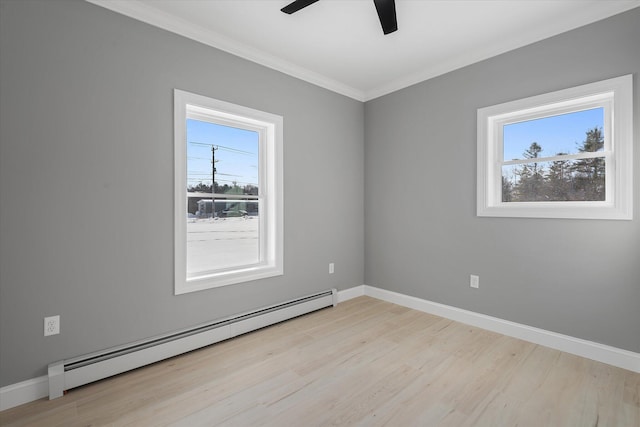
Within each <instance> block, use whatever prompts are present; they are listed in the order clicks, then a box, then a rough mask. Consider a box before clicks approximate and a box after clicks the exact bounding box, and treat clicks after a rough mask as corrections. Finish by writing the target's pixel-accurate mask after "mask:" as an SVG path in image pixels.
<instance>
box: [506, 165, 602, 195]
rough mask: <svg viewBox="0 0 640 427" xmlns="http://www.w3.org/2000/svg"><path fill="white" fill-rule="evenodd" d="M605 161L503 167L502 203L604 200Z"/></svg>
mask: <svg viewBox="0 0 640 427" xmlns="http://www.w3.org/2000/svg"><path fill="white" fill-rule="evenodd" d="M605 196H606V194H605V159H604V157H596V158H593V159H580V160H562V161H554V162H539V163H528V164H524V165H509V166H503V167H502V202H558V201H602V200H605Z"/></svg>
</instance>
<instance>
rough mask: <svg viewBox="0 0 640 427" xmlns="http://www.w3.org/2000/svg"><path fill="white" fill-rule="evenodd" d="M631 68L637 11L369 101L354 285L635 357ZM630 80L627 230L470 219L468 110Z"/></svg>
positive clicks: (637, 299)
mask: <svg viewBox="0 0 640 427" xmlns="http://www.w3.org/2000/svg"><path fill="white" fill-rule="evenodd" d="M639 72H640V9H635V10H632V11H630V12H628V13H625V14H622V15H618V16H615V17H612V18H610V19H607V20H604V21H601V22H598V23H595V24H592V25H589V26H586V27H583V28H580V29H577V30H574V31H571V32H568V33H565V34H562V35H559V36H557V37H553V38H551V39H547V40H544V41H541V42H539V43H536V44H533V45H530V46H527V47H525V48H521V49H518V50H515V51H512V52H509V53H506V54H503V55H500V56H498V57H495V58H492V59H489V60H486V61H483V62H480V63H477V64H474V65H471V66H468V67H466V68H463V69H460V70H457V71H454V72H451V73H448V74H446V75H443V76H440V77H437V78H434V79H431V80H428V81H426V82H423V83H420V84H417V85H415V86H412V87H410V88H407V89H404V90H401V91H398V92H395V93H393V94H390V95H387V96H385V97H382V98H379V99H376V100H373V101H371V102H368V103H367V104H366V106H365V283H366V284H368V285H372V286H378V287H381V288H384V289H388V290H391V291H396V292H400V293H403V294H407V295H412V296H416V297H419V298H424V299H428V300H431V301H436V302H440V303H444V304H449V305H452V306H455V307H460V308H464V309H468V310H472V311H474V312H479V313H484V314H488V315H491V316H496V317H499V318H502V319H508V320H511V321H515V322H519V323H523V324H526V325H531V326H535V327H539V328H543V329H547V330H550V331H555V332H559V333H563V334H568V335H571V336H575V337H579V338H583V339H587V340H592V341H595V342H599V343H603V344H608V345H612V346H616V347H619V348H623V349H627V350H631V351H636V352H638V351H640V193H639V192H638V189H640V161H639V160H640V145H638V144H637V142H638V141H640V121H639V120H638V117H639V115H638V111H639V110H640V102H639V101H640V97H639V96H638V94H639V89H640V82H639V81H638V76H639ZM630 73H632V74H633V75H634V85H635V89H634V91H635V93H634V104H635V115H634V117H635V123H634V129H635V142H636V144H635V153H634V157H635V159H634V169H635V172H636V173H635V178H634V180H635V182H634V186H635V191H634V193H635V203H634V208H635V209H634V212H635V219H634V220H633V221H602V220H554V219H511V218H505V219H502V218H478V217H476V216H475V203H476V191H475V189H476V110H477V109H478V108H479V107H484V106H488V105H493V104H497V103H501V102H506V101H511V100H514V99H519V98H522V97H527V96H532V95H537V94H541V93H546V92H550V91H554V90H558V89H563V88H567V87H572V86H576V85H580V84H584V83H590V82H593V81H597V80H602V79H606V78H610V77H616V76H619V75H624V74H630ZM469 274H478V275H480V289H471V288H470V287H469Z"/></svg>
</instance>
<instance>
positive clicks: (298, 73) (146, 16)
mask: <svg viewBox="0 0 640 427" xmlns="http://www.w3.org/2000/svg"><path fill="white" fill-rule="evenodd" d="M86 1H87V2H88V3H92V4H94V5H97V6H100V7H103V8H105V9H109V10H111V11H113V12H116V13H120V14H122V15H125V16H128V17H130V18H133V19H136V20H138V21H142V22H146V23H147V24H150V25H153V26H155V27H158V28H162V29H164V30H166V31H170V32H172V33H175V34H179V35H181V36H184V37H187V38H189V39H192V40H196V41H198V42H200V43H204V44H206V45H208V46H211V47H214V48H216V49H220V50H222V51H225V52H228V53H230V54H232V55H235V56H238V57H240V58H243V59H246V60H248V61H251V62H255V63H257V64H260V65H263V66H265V67H268V68H271V69H273V70H276V71H280V72H282V73H285V74H287V75H290V76H292V77H295V78H298V79H301V80H304V81H306V82H309V83H311V84H314V85H316V86H319V87H322V88H325V89H328V90H330V91H333V92H336V93H339V94H341V95H344V96H347V97H349V98H352V99H355V100H357V101H361V102H367V101H371V100H373V99H376V98H379V97H381V96H384V95H387V94H389V93H392V92H396V91H398V90H401V89H404V88H406V87H409V86H412V85H414V84H417V83H420V82H423V81H426V80H429V79H432V78H434V77H437V76H440V75H443V74H446V73H448V72H450V71H453V70H457V69H460V68H463V67H466V66H468V65H471V64H474V63H477V62H480V61H483V60H485V59H488V58H492V57H494V56H497V55H500V54H502V53H505V52H509V51H512V50H515V49H518V48H521V47H523V46H527V45H529V44H531V43H535V42H537V41H540V40H543V39H545V38H549V37H552V36H555V35H557V34H560V33H564V32H567V31H570V30H573V29H575V28H579V27H582V26H585V25H588V24H591V23H593V22H597V21H599V20H602V19H605V18H608V17H610V16H613V15H616V14H618V13H622V12H626V11H627V10H630V9H633V8H635V7H638V5H637V4H636V3H630V4H620V5H617V6H615V7H610V8H607V10H606V11H603V10H602V9H600V8H596V9H590V10H588V9H585V10H583V13H582V14H581V16H571V17H569V16H568V17H566V19H564V22H563V26H562V28H558V26H557V25H555V26H553V27H551V26H547V27H538V28H535V29H532V30H530V31H528V32H523V33H521V34H519V35H518V36H517V37H507V38H504V39H503V40H501V41H500V43H493V44H491V45H487V46H485V48H483V49H480V50H476V51H474V52H472V53H469V52H464V53H463V54H461V55H459V56H455V57H452V58H449V59H448V60H446V61H444V62H441V63H439V64H437V65H435V66H431V67H427V68H425V69H423V70H419V71H418V72H415V73H410V74H408V75H405V76H401V77H399V78H397V79H393V80H392V81H389V82H387V83H383V84H381V85H379V86H377V87H374V88H370V89H368V90H360V89H357V88H355V87H353V86H350V85H347V84H344V83H342V82H340V81H338V80H335V79H332V78H329V77H327V76H324V75H322V74H319V73H317V72H314V71H312V70H309V69H307V68H304V67H300V66H298V65H296V64H294V63H291V62H288V61H285V60H283V59H281V58H278V57H277V56H275V55H270V54H267V53H265V52H262V51H260V50H258V49H255V48H253V47H251V46H248V45H246V44H243V43H240V42H237V41H235V40H231V39H229V38H228V37H226V36H223V35H221V34H219V33H216V32H215V31H211V30H209V29H207V28H204V27H202V26H198V25H195V24H193V23H192V22H187V21H185V20H183V19H179V18H176V17H175V16H172V15H169V14H167V13H165V12H162V11H161V10H159V9H157V8H155V7H153V6H151V5H149V4H147V3H143V2H141V1H138V0H86Z"/></svg>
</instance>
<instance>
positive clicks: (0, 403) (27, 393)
mask: <svg viewBox="0 0 640 427" xmlns="http://www.w3.org/2000/svg"><path fill="white" fill-rule="evenodd" d="M48 395H49V378H47V376H46V375H43V376H41V377H38V378H32V379H30V380H26V381H22V382H19V383H16V384H10V385H8V386H4V387H2V388H0V411H4V410H6V409H11V408H14V407H16V406H20V405H24V404H25V403H29V402H33V401H34V400H38V399H42V398H43V397H47V396H48Z"/></svg>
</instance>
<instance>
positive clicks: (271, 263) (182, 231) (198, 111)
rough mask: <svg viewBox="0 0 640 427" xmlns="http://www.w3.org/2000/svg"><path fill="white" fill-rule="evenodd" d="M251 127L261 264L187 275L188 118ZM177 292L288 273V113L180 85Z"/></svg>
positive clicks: (176, 95)
mask: <svg viewBox="0 0 640 427" xmlns="http://www.w3.org/2000/svg"><path fill="white" fill-rule="evenodd" d="M188 118H190V119H196V120H204V121H209V122H211V123H216V124H221V125H224V126H232V127H239V128H242V129H249V130H253V131H256V132H258V133H259V134H260V142H259V162H260V165H259V167H258V171H259V185H258V202H259V209H260V215H259V221H260V223H259V226H258V230H259V242H260V243H259V247H260V260H259V262H258V263H257V264H251V265H245V266H240V267H231V268H228V269H218V270H214V271H211V272H207V273H206V274H202V275H199V276H196V277H187V197H188V195H187V154H186V153H187V151H186V147H187V127H186V124H187V119H188ZM174 132H175V135H174V181H175V189H174V195H175V198H174V231H175V240H174V265H175V280H174V292H175V294H176V295H178V294H184V293H188V292H194V291H199V290H203V289H210V288H215V287H219V286H226V285H232V284H236V283H243V282H248V281H251V280H257V279H263V278H267V277H273V276H279V275H282V274H284V265H283V264H284V263H283V223H284V221H283V167H282V166H283V118H282V117H281V116H278V115H275V114H271V113H266V112H263V111H259V110H254V109H252V108H248V107H243V106H240V105H236V104H232V103H229V102H225V101H220V100H217V99H213V98H209V97H206V96H202V95H197V94H194V93H190V92H185V91H182V90H179V89H175V90H174Z"/></svg>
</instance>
